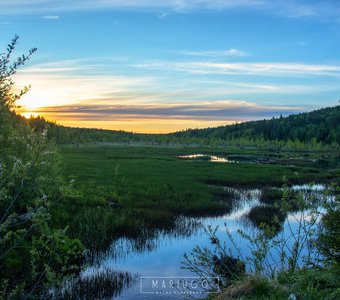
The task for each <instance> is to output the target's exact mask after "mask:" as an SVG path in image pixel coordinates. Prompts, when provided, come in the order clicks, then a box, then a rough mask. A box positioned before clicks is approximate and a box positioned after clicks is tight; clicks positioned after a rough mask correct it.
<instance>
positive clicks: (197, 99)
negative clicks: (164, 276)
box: [0, 0, 340, 133]
mask: <svg viewBox="0 0 340 300" xmlns="http://www.w3.org/2000/svg"><path fill="white" fill-rule="evenodd" d="M15 34H17V35H19V37H20V39H19V41H18V45H17V48H16V51H15V54H14V57H13V58H15V57H16V56H19V55H20V54H23V53H27V52H28V50H29V49H30V48H32V47H37V48H38V51H37V52H36V53H35V54H34V55H33V57H32V59H31V60H30V61H29V63H28V64H27V65H26V66H24V67H23V68H21V69H20V70H19V71H18V73H17V74H16V75H15V77H14V80H15V82H16V87H17V88H18V89H19V88H21V87H23V86H24V85H28V84H31V86H32V87H31V90H30V92H29V93H28V94H27V95H25V96H24V97H23V98H22V99H20V101H19V103H18V104H19V105H20V106H21V108H20V109H19V110H18V111H19V112H20V113H22V114H23V115H25V116H30V115H31V114H32V115H34V116H36V115H42V116H44V117H46V118H47V119H48V120H51V121H56V122H57V123H59V124H63V125H67V126H76V127H95V128H105V129H119V130H127V131H133V132H148V133H165V132H172V131H178V130H183V129H187V128H203V127H213V126H219V125H225V124H232V123H235V122H243V121H248V120H258V119H264V118H272V117H273V116H275V117H278V116H280V115H283V116H286V115H289V114H293V113H299V112H306V111H311V110H314V109H318V108H322V107H327V106H334V105H337V104H339V99H340V50H339V49H340V1H339V0H327V1H326V0H325V1H324V0H315V1H314V0H308V1H307V0H196V1H194V0H158V1H155V0H124V1H121V0H119V1H118V0H96V1H93V0H0V36H1V40H0V53H1V52H5V51H6V47H7V44H8V43H9V42H10V41H11V40H12V38H13V37H14V36H15Z"/></svg>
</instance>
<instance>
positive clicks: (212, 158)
mask: <svg viewBox="0 0 340 300" xmlns="http://www.w3.org/2000/svg"><path fill="white" fill-rule="evenodd" d="M177 157H178V158H183V159H196V160H205V161H211V162H220V163H235V162H236V161H234V160H229V159H228V158H227V157H222V156H217V155H209V154H188V155H179V156H177Z"/></svg>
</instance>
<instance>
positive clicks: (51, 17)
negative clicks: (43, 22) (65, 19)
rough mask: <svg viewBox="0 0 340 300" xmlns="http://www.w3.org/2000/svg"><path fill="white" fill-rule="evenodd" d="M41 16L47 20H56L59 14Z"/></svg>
mask: <svg viewBox="0 0 340 300" xmlns="http://www.w3.org/2000/svg"><path fill="white" fill-rule="evenodd" d="M41 18H42V19H47V20H58V19H59V16H57V15H54V16H52V15H47V16H42V17H41Z"/></svg>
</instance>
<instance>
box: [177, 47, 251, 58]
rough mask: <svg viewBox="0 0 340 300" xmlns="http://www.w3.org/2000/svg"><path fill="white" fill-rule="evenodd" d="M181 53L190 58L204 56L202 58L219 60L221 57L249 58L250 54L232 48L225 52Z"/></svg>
mask: <svg viewBox="0 0 340 300" xmlns="http://www.w3.org/2000/svg"><path fill="white" fill-rule="evenodd" d="M179 53H181V54H184V55H190V56H202V57H212V58H219V57H243V56H247V55H248V53H247V52H244V51H241V50H238V49H235V48H231V49H229V50H225V51H223V50H222V51H180V52H179Z"/></svg>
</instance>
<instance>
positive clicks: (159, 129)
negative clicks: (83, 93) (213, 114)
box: [16, 108, 235, 134]
mask: <svg viewBox="0 0 340 300" xmlns="http://www.w3.org/2000/svg"><path fill="white" fill-rule="evenodd" d="M38 111H39V110H38ZM16 112H17V113H19V114H20V115H21V116H23V117H25V118H27V119H29V118H30V117H35V118H36V117H38V116H41V117H44V118H45V119H46V120H48V121H51V122H56V123H57V124H59V125H63V126H69V127H81V128H97V129H108V130H123V131H128V132H135V133H155V134H157V133H161V134H165V133H171V132H176V131H180V130H185V129H189V128H207V127H217V126H222V125H229V124H233V123H235V122H234V121H214V120H213V121H206V120H186V119H171V118H170V119H168V118H167V119H161V118H143V119H133V118H127V119H126V120H111V121H106V120H105V121H103V120H76V119H72V118H69V117H65V116H62V115H57V114H53V113H40V112H36V111H34V110H32V111H30V110H28V109H24V108H19V109H17V110H16Z"/></svg>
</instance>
